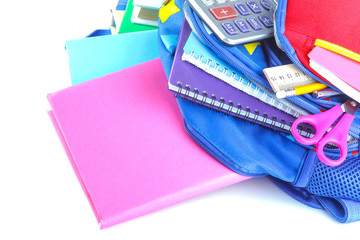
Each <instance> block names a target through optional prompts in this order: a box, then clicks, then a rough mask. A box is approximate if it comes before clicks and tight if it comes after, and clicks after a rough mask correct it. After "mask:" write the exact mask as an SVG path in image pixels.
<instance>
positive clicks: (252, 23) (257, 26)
mask: <svg viewBox="0 0 360 240" xmlns="http://www.w3.org/2000/svg"><path fill="white" fill-rule="evenodd" d="M246 20H247V22H248V23H249V24H250V26H251V27H252V28H253V29H254V30H255V31H259V30H261V29H262V27H261V25H260V23H259V22H258V21H257V20H256V19H255V18H247V19H246Z"/></svg>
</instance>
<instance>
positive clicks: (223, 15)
mask: <svg viewBox="0 0 360 240" xmlns="http://www.w3.org/2000/svg"><path fill="white" fill-rule="evenodd" d="M210 12H211V14H212V15H213V16H214V17H215V18H216V20H219V21H220V20H225V19H229V18H235V17H237V16H238V15H237V13H236V12H235V10H234V9H233V8H232V7H231V6H224V7H217V8H210Z"/></svg>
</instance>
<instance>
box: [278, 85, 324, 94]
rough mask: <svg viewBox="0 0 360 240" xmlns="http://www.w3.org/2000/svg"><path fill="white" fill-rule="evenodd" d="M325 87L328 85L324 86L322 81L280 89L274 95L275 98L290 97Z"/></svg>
mask: <svg viewBox="0 0 360 240" xmlns="http://www.w3.org/2000/svg"><path fill="white" fill-rule="evenodd" d="M327 87H328V86H326V85H325V84H323V83H312V84H308V85H304V86H299V87H294V88H289V89H286V90H280V91H278V92H277V93H276V97H277V98H286V97H292V96H297V95H302V94H305V93H311V92H314V91H318V90H321V89H325V88H327Z"/></svg>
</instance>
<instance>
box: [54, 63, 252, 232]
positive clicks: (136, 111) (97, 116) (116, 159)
mask: <svg viewBox="0 0 360 240" xmlns="http://www.w3.org/2000/svg"><path fill="white" fill-rule="evenodd" d="M48 100H49V102H50V105H51V107H52V111H50V114H49V115H50V117H51V119H52V121H53V123H54V126H55V128H56V130H57V132H58V134H59V138H60V140H61V141H62V143H63V145H64V148H65V150H66V151H67V154H68V157H69V159H70V162H71V164H72V166H73V168H74V171H75V173H76V175H77V176H78V179H79V182H80V183H81V185H82V187H83V190H84V192H85V194H86V196H87V198H88V200H89V202H90V204H91V206H92V209H93V211H94V213H95V215H96V218H97V221H98V222H99V225H100V228H106V227H109V226H112V225H114V224H117V223H120V222H123V221H126V220H129V219H132V218H135V217H138V216H141V215H144V214H146V213H150V212H153V211H155V210H158V209H161V208H164V207H167V206H170V205H173V204H175V203H178V202H181V201H184V200H186V199H190V198H192V197H195V196H198V195H201V194H204V193H207V192H210V191H214V190H216V189H219V188H222V187H225V186H229V185H231V184H234V183H237V182H240V181H243V180H245V179H248V177H245V176H241V175H238V174H236V173H234V172H233V171H231V170H229V169H228V168H226V167H225V166H223V165H222V164H220V163H219V162H218V161H217V160H216V159H215V158H213V157H212V156H211V155H209V154H208V153H207V152H206V151H204V150H203V149H202V148H201V147H200V146H199V145H197V144H196V143H195V142H194V141H193V140H192V139H191V137H190V136H189V135H188V134H187V133H186V130H185V128H184V126H183V119H182V116H181V114H180V112H179V108H178V106H177V104H176V100H175V98H174V97H173V95H172V94H171V93H170V92H168V91H167V79H166V76H165V73H164V72H163V68H162V65H161V62H160V60H159V59H155V60H152V61H149V62H145V63H142V64H139V65H136V66H133V67H130V68H127V69H124V70H121V71H118V72H115V73H111V74H109V75H106V76H103V77H100V78H96V79H94V80H91V81H87V82H84V83H81V84H78V85H75V86H72V87H69V88H66V89H64V90H61V91H58V92H55V93H53V94H49V95H48Z"/></svg>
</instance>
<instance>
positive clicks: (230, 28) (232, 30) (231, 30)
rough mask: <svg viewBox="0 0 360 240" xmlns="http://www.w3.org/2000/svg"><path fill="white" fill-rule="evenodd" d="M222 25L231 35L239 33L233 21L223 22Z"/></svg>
mask: <svg viewBox="0 0 360 240" xmlns="http://www.w3.org/2000/svg"><path fill="white" fill-rule="evenodd" d="M222 26H223V28H224V29H225V31H226V32H227V33H228V34H229V35H236V34H238V31H237V30H236V28H235V27H234V26H233V25H232V24H231V23H222Z"/></svg>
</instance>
